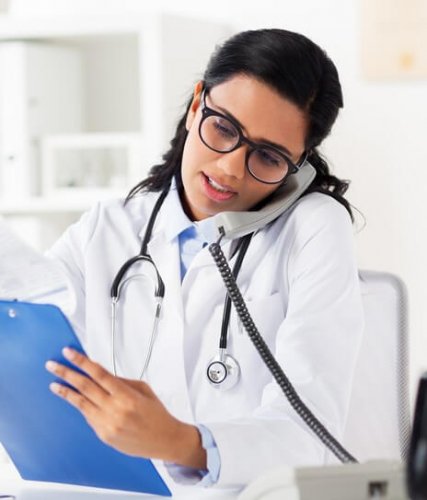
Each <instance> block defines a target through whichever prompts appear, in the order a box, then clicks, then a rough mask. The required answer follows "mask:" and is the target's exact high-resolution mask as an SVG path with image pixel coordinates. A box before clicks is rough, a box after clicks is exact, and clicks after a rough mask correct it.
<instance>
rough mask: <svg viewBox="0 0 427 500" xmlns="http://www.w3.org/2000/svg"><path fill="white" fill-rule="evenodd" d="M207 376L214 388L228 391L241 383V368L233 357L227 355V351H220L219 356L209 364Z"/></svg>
mask: <svg viewBox="0 0 427 500" xmlns="http://www.w3.org/2000/svg"><path fill="white" fill-rule="evenodd" d="M206 375H207V377H208V380H209V383H210V384H211V385H212V386H213V387H215V388H216V389H221V390H228V389H231V388H232V387H234V386H235V385H236V384H237V382H238V381H239V379H240V366H239V363H238V362H237V360H236V359H235V358H233V356H231V355H230V354H226V352H225V349H220V353H219V355H218V356H215V358H213V359H212V360H211V361H210V362H209V364H208V367H207V370H206Z"/></svg>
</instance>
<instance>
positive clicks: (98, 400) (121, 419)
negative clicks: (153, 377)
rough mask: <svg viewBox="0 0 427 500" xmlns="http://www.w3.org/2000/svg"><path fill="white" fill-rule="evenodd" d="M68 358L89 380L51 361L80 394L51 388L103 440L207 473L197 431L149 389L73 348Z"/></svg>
mask: <svg viewBox="0 0 427 500" xmlns="http://www.w3.org/2000/svg"><path fill="white" fill-rule="evenodd" d="M63 354H64V357H65V358H66V359H68V360H69V361H71V362H72V363H73V364H74V365H75V366H77V367H78V368H80V370H82V371H83V372H85V373H86V374H87V375H88V376H85V375H82V374H81V373H78V372H76V371H74V370H72V369H70V368H67V367H66V366H64V365H61V364H59V363H56V362H54V361H48V362H47V363H46V368H47V369H48V370H49V371H50V372H51V373H53V374H54V375H56V376H57V377H59V378H61V379H63V380H64V381H66V382H68V384H70V385H71V386H72V387H74V388H75V389H76V390H73V389H71V388H69V387H67V386H64V385H62V384H58V383H56V382H54V383H52V384H51V385H50V389H51V390H52V392H53V393H55V394H57V395H58V396H60V397H61V398H63V399H65V401H67V402H68V403H70V404H71V405H73V406H74V407H76V408H77V409H78V410H79V411H80V412H81V413H82V415H83V416H84V417H85V419H86V420H87V422H88V423H89V425H90V426H91V427H92V428H93V430H94V431H95V432H96V434H97V435H98V437H99V438H100V439H101V440H102V441H104V442H105V443H107V444H108V445H110V446H112V447H114V448H116V449H117V450H119V451H121V452H123V453H126V454H128V455H135V456H141V457H146V458H158V459H162V460H165V461H168V462H173V463H176V464H180V465H185V466H188V467H194V468H197V469H206V452H205V450H204V449H203V448H202V445H201V440H200V434H199V431H198V430H197V428H196V427H194V426H192V425H189V424H185V423H184V422H181V421H180V420H178V419H176V418H175V417H173V416H172V415H171V414H170V413H169V412H168V411H167V410H166V408H165V407H164V406H163V404H162V403H161V402H160V400H159V399H158V398H157V396H156V395H155V394H154V392H153V391H152V389H151V388H150V386H149V385H148V384H146V383H145V382H139V381H136V380H128V379H123V378H119V377H115V376H113V375H111V374H110V373H109V372H108V371H107V370H105V369H104V368H102V367H101V366H100V365H99V364H98V363H94V362H93V361H91V360H90V359H89V358H87V357H86V356H83V355H82V354H80V353H78V352H76V351H74V350H72V349H70V348H65V349H64V350H63Z"/></svg>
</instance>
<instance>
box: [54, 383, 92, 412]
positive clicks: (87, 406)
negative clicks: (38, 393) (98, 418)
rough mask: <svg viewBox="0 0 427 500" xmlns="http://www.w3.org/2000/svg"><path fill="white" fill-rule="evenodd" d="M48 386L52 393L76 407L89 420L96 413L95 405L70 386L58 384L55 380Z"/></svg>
mask: <svg viewBox="0 0 427 500" xmlns="http://www.w3.org/2000/svg"><path fill="white" fill-rule="evenodd" d="M49 387H50V390H51V391H52V392H53V393H54V394H56V395H57V396H59V397H61V398H62V399H65V401H67V402H68V403H70V404H71V405H72V406H74V407H75V408H77V409H78V410H79V411H80V412H81V413H82V415H83V416H84V417H85V418H86V420H91V419H93V418H94V416H95V415H96V413H97V408H96V406H95V405H94V404H93V403H92V402H91V401H90V400H89V399H88V398H87V397H85V396H83V395H82V394H79V393H78V392H76V391H74V390H73V389H71V388H70V387H66V386H65V385H62V384H58V383H57V382H52V383H51V384H50V386H49Z"/></svg>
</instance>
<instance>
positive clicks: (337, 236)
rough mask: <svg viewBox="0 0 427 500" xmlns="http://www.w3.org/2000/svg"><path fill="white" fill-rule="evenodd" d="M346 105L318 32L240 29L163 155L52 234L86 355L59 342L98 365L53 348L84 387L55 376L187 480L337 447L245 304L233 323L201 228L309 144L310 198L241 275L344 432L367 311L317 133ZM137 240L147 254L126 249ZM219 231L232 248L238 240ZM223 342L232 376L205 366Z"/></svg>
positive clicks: (137, 451) (269, 180) (257, 235)
mask: <svg viewBox="0 0 427 500" xmlns="http://www.w3.org/2000/svg"><path fill="white" fill-rule="evenodd" d="M341 106H342V94H341V87H340V83H339V79H338V75H337V71H336V68H335V66H334V65H333V63H332V62H331V60H330V59H329V58H328V57H327V56H326V54H325V53H324V52H323V51H322V50H321V49H320V48H319V47H318V46H317V45H315V44H314V43H313V42H311V41H310V40H308V39H307V38H306V37H304V36H302V35H299V34H296V33H292V32H289V31H284V30H279V29H266V30H258V31H247V32H242V33H240V34H237V35H235V36H234V37H232V38H231V39H229V40H228V41H227V42H225V44H224V45H223V46H222V47H219V48H218V49H217V50H216V51H215V53H214V54H213V56H212V57H211V60H210V62H209V64H208V67H207V69H206V72H205V74H204V76H203V80H201V81H200V82H198V83H197V84H196V85H195V87H194V91H193V94H192V97H191V100H190V101H189V103H188V106H187V108H186V111H185V113H184V115H183V117H182V118H181V120H180V121H179V123H178V127H177V131H176V135H175V137H174V138H173V140H172V142H171V148H170V150H169V151H168V152H167V153H166V154H165V155H164V158H163V159H164V161H163V163H162V164H160V165H156V166H154V167H153V168H152V170H151V172H150V175H149V177H148V178H147V179H145V180H143V181H142V182H141V183H140V184H139V185H137V186H136V187H135V188H134V189H132V191H131V192H130V194H129V196H128V197H127V199H126V200H125V201H123V200H118V201H112V202H108V203H100V204H98V205H97V206H96V207H95V208H94V209H92V210H91V211H90V212H89V213H87V214H85V215H84V216H83V217H82V219H81V220H80V221H79V222H78V223H76V224H75V225H73V226H71V227H70V228H69V229H68V230H67V231H66V232H65V234H64V235H63V236H62V237H61V239H60V240H59V241H58V242H57V243H56V244H55V245H54V246H53V248H52V249H51V252H50V255H51V256H52V257H53V258H55V259H58V260H59V261H60V262H61V263H62V265H63V267H64V269H65V270H66V272H67V275H68V278H69V281H70V283H71V288H72V291H73V297H74V302H73V307H72V311H71V312H70V314H69V317H70V320H71V321H72V323H73V325H74V327H75V328H76V331H77V332H78V335H79V337H80V340H81V342H82V344H83V346H84V348H85V350H86V352H87V354H88V356H89V357H88V358H87V357H85V356H83V355H81V354H78V353H76V352H75V351H72V350H70V349H65V350H64V355H65V356H66V357H67V358H68V359H69V360H70V361H71V362H72V363H73V364H74V365H75V366H76V367H78V368H79V369H81V370H83V371H84V372H86V373H87V375H88V377H85V376H83V375H82V374H81V373H79V372H78V371H74V370H71V369H69V368H66V367H65V366H63V365H61V364H58V363H54V362H48V364H47V369H48V370H50V371H51V372H52V373H54V374H56V375H57V376H59V377H60V378H61V379H63V380H64V381H65V382H67V383H68V384H70V385H71V386H72V387H74V388H75V389H76V390H75V391H74V390H73V389H72V388H70V386H69V385H68V384H65V385H62V384H59V383H53V384H52V385H51V390H52V391H53V392H54V393H55V394H57V395H58V396H60V397H62V398H63V399H64V400H66V401H67V402H68V403H70V404H71V405H73V406H75V407H76V408H77V409H78V410H79V411H80V412H81V413H82V414H83V416H84V417H85V418H86V420H87V422H88V424H89V425H90V426H91V427H92V428H93V429H94V431H95V432H96V433H97V435H98V436H99V437H100V439H101V440H103V441H104V442H105V443H108V444H109V445H111V446H113V447H114V448H116V449H118V450H120V451H122V452H124V453H127V454H130V455H135V456H141V457H148V458H156V459H161V460H163V461H164V462H165V463H166V465H167V468H168V470H169V472H170V474H171V475H172V477H173V478H174V479H175V480H176V481H178V482H186V481H189V482H193V483H198V484H200V485H213V484H215V485H219V486H232V485H233V486H235V485H244V484H246V483H248V482H249V481H250V480H251V479H253V478H254V477H256V476H257V475H258V474H261V473H262V472H263V471H266V470H268V469H269V468H271V467H273V466H275V465H278V464H280V463H287V464H289V465H292V466H294V465H302V464H305V465H307V464H323V463H326V462H327V461H329V460H331V456H332V455H331V453H330V452H329V451H328V450H327V449H326V447H325V446H324V445H323V444H322V443H321V442H320V441H319V440H318V438H317V437H316V436H315V435H314V434H313V433H312V431H311V430H310V429H309V428H308V427H307V426H306V424H305V423H304V422H303V421H302V420H301V418H300V417H299V416H298V415H297V414H296V413H295V411H294V410H293V409H292V408H291V406H290V404H289V403H288V401H287V399H286V398H285V397H284V395H283V393H282V392H281V390H280V388H279V386H278V385H277V384H276V382H275V381H274V380H273V378H272V376H271V374H270V372H269V371H268V369H267V368H266V366H265V365H264V363H263V362H262V360H261V358H260V356H259V354H258V352H257V351H256V349H255V348H254V346H253V345H252V343H251V341H250V339H249V337H248V335H247V334H246V332H245V331H244V329H243V328H242V325H241V323H240V321H239V320H238V318H237V315H236V312H235V310H234V308H232V309H231V313H230V315H229V316H230V317H229V319H228V322H227V323H226V325H225V327H224V301H225V298H226V290H225V287H224V284H223V281H222V278H221V276H220V274H219V271H218V269H217V267H216V265H215V263H214V261H213V259H212V257H211V255H210V253H209V249H208V248H207V246H206V245H207V244H210V243H212V242H213V241H214V240H216V239H217V235H216V233H215V228H214V227H213V224H212V221H213V217H214V216H215V215H217V214H219V213H221V212H224V211H233V212H234V211H239V212H240V211H243V212H244V211H248V210H251V209H252V210H257V209H258V208H259V207H260V206H261V205H265V204H267V203H268V202H269V200H270V197H271V196H272V195H273V194H274V193H275V191H276V190H277V189H279V188H280V187H281V186H283V184H285V183H287V182H289V181H290V179H291V178H292V176H293V175H296V173H297V172H298V171H299V169H301V168H305V166H304V164H305V162H306V161H308V162H309V163H310V164H311V165H313V166H314V168H315V170H316V176H315V178H314V180H313V181H312V182H311V184H310V185H309V187H308V188H307V189H306V191H305V193H304V194H303V195H302V196H300V197H299V199H298V201H296V202H295V203H293V205H292V206H291V207H290V208H289V209H288V210H286V211H285V212H284V213H283V214H282V215H281V216H280V217H279V218H278V219H276V220H275V221H273V222H271V223H269V224H267V225H266V226H265V227H263V228H259V229H258V230H257V231H255V232H254V233H253V235H252V237H251V238H250V241H249V245H248V247H247V249H246V253H245V254H244V257H243V260H242V262H241V263H240V270H239V272H238V276H237V284H238V286H239V288H240V290H241V293H242V295H243V298H244V299H245V301H246V303H247V307H248V309H249V311H250V313H251V315H252V318H253V320H254V322H255V324H256V326H257V327H258V330H259V331H260V332H261V334H262V336H263V338H264V340H265V342H266V343H267V345H268V347H269V348H270V349H271V351H272V352H273V354H274V356H275V357H276V359H277V361H278V362H279V364H280V365H281V367H282V368H283V369H284V371H285V372H286V374H287V376H288V378H289V379H290V381H291V382H292V384H293V386H294V388H295V389H296V391H297V392H298V394H299V396H300V397H301V399H302V400H303V401H304V402H305V403H306V404H307V406H309V408H310V409H311V410H312V411H313V413H314V414H315V415H316V417H317V418H318V419H319V420H320V421H321V422H322V423H323V424H324V425H325V426H326V427H327V428H328V430H329V431H331V432H332V434H334V436H335V437H336V438H338V439H339V438H340V436H341V435H342V433H343V429H344V427H345V423H346V417H347V409H348V402H349V395H350V391H351V384H352V376H353V369H354V366H355V361H356V357H357V352H358V346H359V342H360V337H361V331H362V312H361V300H360V295H359V289H358V278H357V268H356V264H355V258H354V252H353V243H352V224H351V210H350V207H349V204H348V202H347V201H346V200H345V199H344V198H343V193H344V192H345V190H346V188H347V184H346V183H345V182H343V181H340V180H339V179H338V178H336V177H334V176H332V175H331V174H330V173H329V169H328V166H327V164H326V163H325V161H324V160H323V159H322V158H321V157H320V156H319V154H318V152H317V150H316V148H317V147H318V146H319V144H320V143H321V142H322V140H323V139H324V138H325V137H326V136H327V135H328V133H329V132H330V129H331V127H332V125H333V123H334V121H335V119H336V117H337V114H338V110H339V108H340V107H341ZM141 245H142V247H144V248H143V249H142V253H143V255H144V257H143V258H135V259H133V260H131V261H129V259H132V258H133V257H135V256H138V255H139V253H140V251H141ZM220 245H221V248H222V250H223V252H224V253H225V255H226V257H227V259H228V261H229V262H230V265H231V266H233V265H235V261H236V259H238V255H239V248H241V246H242V245H239V241H228V240H226V239H224V240H221V242H220ZM148 259H152V262H153V263H154V265H153V264H151V263H150V262H148ZM125 263H126V264H125ZM124 264H125V266H124ZM123 266H124V267H123ZM112 285H113V286H112ZM162 295H164V298H163V300H161V296H162ZM112 298H113V304H114V306H113V310H114V314H113V318H112V314H111V307H112V306H111V303H112V300H111V299H112ZM160 302H162V304H161V310H160V313H159V303H160ZM224 329H225V337H226V340H225V342H226V348H225V349H224V343H222V344H221V346H220V337H221V330H224ZM223 337H224V335H222V338H221V340H223ZM220 347H221V349H220ZM224 356H227V358H226V361H227V362H228V365H229V368H230V374H231V375H232V379H230V380H228V381H225V382H224V384H222V383H219V382H221V380H222V376H223V373H221V370H217V371H216V372H215V370H213V371H212V370H211V371H209V368H208V367H210V368H212V367H215V366H216V367H218V366H219V367H221V365H220V364H219V365H218V364H216V365H215V362H217V361H221V360H222V361H224V360H225V358H224ZM212 363H214V365H212ZM217 382H218V383H217Z"/></svg>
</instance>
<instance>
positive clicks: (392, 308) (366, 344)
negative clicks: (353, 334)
mask: <svg viewBox="0 0 427 500" xmlns="http://www.w3.org/2000/svg"><path fill="white" fill-rule="evenodd" d="M359 276H360V284H361V291H362V300H363V307H364V312H365V330H364V336H363V340H362V345H361V351H360V355H359V359H358V362H357V366H356V371H355V376H354V384H353V390H352V394H351V399H350V407H349V413H348V421H347V425H346V429H345V434H344V437H343V440H342V442H343V444H344V446H345V447H346V449H347V450H349V451H350V453H351V454H352V455H353V456H355V457H356V458H357V459H358V460H359V461H360V462H364V461H366V460H372V459H406V457H407V453H408V447H409V436H410V413H409V387H408V385H409V384H408V378H409V374H408V371H409V365H408V324H407V323H408V321H407V296H406V289H405V286H404V284H403V282H402V281H401V280H400V279H399V278H398V277H397V276H394V275H392V274H389V273H383V272H376V271H360V273H359Z"/></svg>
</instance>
